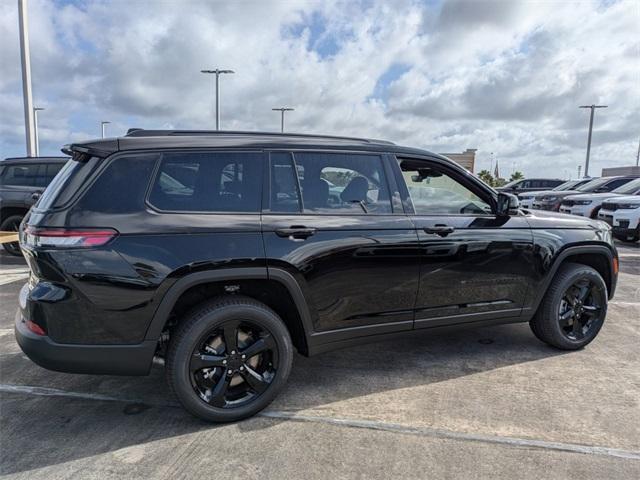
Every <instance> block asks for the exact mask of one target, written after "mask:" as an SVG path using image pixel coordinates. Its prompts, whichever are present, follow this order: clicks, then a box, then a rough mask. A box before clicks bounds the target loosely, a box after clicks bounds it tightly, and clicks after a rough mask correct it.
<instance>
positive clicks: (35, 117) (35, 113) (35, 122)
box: [33, 107, 44, 157]
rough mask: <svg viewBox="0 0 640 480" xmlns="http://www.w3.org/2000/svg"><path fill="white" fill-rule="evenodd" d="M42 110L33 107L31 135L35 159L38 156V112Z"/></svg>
mask: <svg viewBox="0 0 640 480" xmlns="http://www.w3.org/2000/svg"><path fill="white" fill-rule="evenodd" d="M41 110H44V108H42V107H33V134H34V142H35V143H34V145H35V153H36V157H39V156H40V138H39V137H38V112H40V111H41Z"/></svg>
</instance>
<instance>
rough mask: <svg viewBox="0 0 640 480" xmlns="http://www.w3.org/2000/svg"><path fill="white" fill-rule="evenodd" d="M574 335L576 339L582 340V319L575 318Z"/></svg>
mask: <svg viewBox="0 0 640 480" xmlns="http://www.w3.org/2000/svg"><path fill="white" fill-rule="evenodd" d="M572 331H573V334H574V335H575V336H576V338H580V337H582V323H580V319H579V318H578V317H575V318H574V319H573V330H572Z"/></svg>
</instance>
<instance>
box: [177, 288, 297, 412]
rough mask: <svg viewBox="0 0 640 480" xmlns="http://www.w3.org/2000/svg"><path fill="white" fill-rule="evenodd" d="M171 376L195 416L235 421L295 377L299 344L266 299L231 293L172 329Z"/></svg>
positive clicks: (256, 409) (259, 407)
mask: <svg viewBox="0 0 640 480" xmlns="http://www.w3.org/2000/svg"><path fill="white" fill-rule="evenodd" d="M166 360H167V361H166V374H167V380H168V383H169V385H170V386H171V388H172V389H173V391H174V393H175V394H176V396H177V397H178V399H179V400H180V403H182V405H183V406H184V408H185V409H186V410H188V411H189V412H190V413H192V414H193V415H195V416H197V417H200V418H203V419H205V420H209V421H213V422H231V421H235V420H240V419H243V418H246V417H250V416H251V415H254V414H256V413H257V412H259V411H260V410H262V409H263V408H265V407H266V406H267V405H269V404H270V403H271V402H272V400H273V399H274V398H275V397H276V395H277V394H278V393H279V392H280V390H281V389H282V387H283V386H284V384H285V383H286V381H287V378H288V377H289V373H290V372H291V364H292V362H293V347H292V344H291V337H290V336H289V332H288V330H287V328H286V326H285V325H284V323H283V322H282V320H281V319H280V317H279V316H278V315H277V314H276V313H275V312H274V311H273V310H271V309H270V308H269V307H267V306H266V305H264V304H263V303H260V302H257V301H255V300H253V299H251V298H248V297H241V296H229V297H222V298H219V299H215V300H212V301H211V302H207V303H204V304H203V305H202V306H200V307H198V308H196V309H195V310H193V311H192V312H191V313H189V314H187V316H186V317H185V318H184V319H183V321H182V322H181V324H180V325H179V326H178V327H177V329H176V331H175V332H174V333H173V334H172V338H171V341H170V344H169V350H168V352H167V359H166Z"/></svg>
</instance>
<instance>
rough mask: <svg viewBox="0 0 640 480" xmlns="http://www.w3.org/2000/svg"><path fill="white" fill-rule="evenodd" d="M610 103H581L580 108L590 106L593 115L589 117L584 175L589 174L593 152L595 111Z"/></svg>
mask: <svg viewBox="0 0 640 480" xmlns="http://www.w3.org/2000/svg"><path fill="white" fill-rule="evenodd" d="M607 107H608V105H580V107H579V108H590V109H591V116H590V117H589V138H588V139H587V159H586V160H585V162H584V176H585V177H588V176H589V154H590V153H591V133H592V132H593V113H594V112H595V110H596V108H607Z"/></svg>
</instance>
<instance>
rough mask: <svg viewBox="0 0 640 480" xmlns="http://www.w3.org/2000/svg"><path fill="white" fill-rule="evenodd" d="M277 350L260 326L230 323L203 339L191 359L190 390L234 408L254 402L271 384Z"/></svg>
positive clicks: (266, 332) (213, 403) (222, 405)
mask: <svg viewBox="0 0 640 480" xmlns="http://www.w3.org/2000/svg"><path fill="white" fill-rule="evenodd" d="M277 369H278V350H277V345H276V343H275V340H274V339H273V336H272V335H271V333H269V332H268V331H267V330H266V329H264V328H263V327H261V326H259V325H255V324H253V323H251V322H247V321H241V320H229V321H227V322H225V323H223V324H222V325H220V326H219V327H216V328H214V329H212V330H210V331H208V332H207V333H205V334H204V335H203V337H202V338H201V339H200V341H198V345H197V346H196V348H195V349H194V351H193V354H192V355H191V361H190V362H189V370H190V372H191V386H192V387H193V389H194V390H195V391H196V393H197V394H198V396H199V397H200V398H201V399H202V400H203V401H204V402H206V403H208V404H210V405H213V406H215V407H219V408H235V407H238V406H241V405H243V404H247V403H248V402H251V401H252V400H253V399H254V398H255V397H256V396H258V395H261V394H262V393H263V392H264V391H265V390H266V389H267V388H268V387H269V385H270V384H271V382H272V381H273V379H274V378H275V376H276V372H277Z"/></svg>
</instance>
